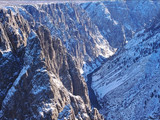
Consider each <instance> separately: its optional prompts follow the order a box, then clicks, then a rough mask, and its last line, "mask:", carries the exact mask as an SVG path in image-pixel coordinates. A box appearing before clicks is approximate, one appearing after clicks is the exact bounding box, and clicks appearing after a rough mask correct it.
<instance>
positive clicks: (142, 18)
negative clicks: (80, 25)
mask: <svg viewBox="0 0 160 120" xmlns="http://www.w3.org/2000/svg"><path fill="white" fill-rule="evenodd" d="M81 6H82V8H83V9H85V11H87V12H88V13H89V15H90V17H91V19H92V21H94V23H95V24H96V25H97V27H98V28H99V31H100V32H101V34H102V35H103V36H104V38H106V39H107V40H108V41H109V43H110V45H111V46H112V47H114V48H120V47H121V46H123V45H124V44H125V43H126V41H128V40H130V39H131V38H132V37H133V35H134V33H135V32H137V31H139V30H141V29H143V27H144V26H146V24H149V23H150V21H152V19H153V18H154V17H155V16H156V15H157V13H158V12H159V11H160V1H158V0H157V1H156V0H153V1H152V0H113V1H112V0H106V1H104V2H90V3H85V4H81Z"/></svg>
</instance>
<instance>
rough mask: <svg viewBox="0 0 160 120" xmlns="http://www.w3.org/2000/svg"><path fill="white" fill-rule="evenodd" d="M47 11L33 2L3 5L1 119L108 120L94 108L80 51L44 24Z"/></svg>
mask: <svg viewBox="0 0 160 120" xmlns="http://www.w3.org/2000/svg"><path fill="white" fill-rule="evenodd" d="M53 6H54V5H53ZM43 7H44V6H43ZM50 7H51V5H49V6H47V5H45V8H48V9H49V8H50ZM29 10H30V11H32V12H33V14H32V15H31V14H30V13H29ZM54 10H55V8H54ZM25 12H26V13H25ZM46 14H47V16H48V14H49V13H46V12H44V11H42V10H40V8H39V9H36V7H33V6H29V5H27V6H24V7H8V8H7V9H1V10H0V15H1V16H2V17H1V23H0V34H1V36H0V38H1V39H0V50H1V52H0V54H1V55H0V63H1V64H0V81H1V83H0V119H4V120H5V119H26V120H28V119H48V120H50V119H53V120H56V119H65V118H66V119H71V120H74V119H79V120H80V119H84V120H91V119H95V120H97V119H99V120H101V119H103V117H102V116H101V115H100V114H99V112H98V111H97V110H94V111H92V110H91V106H90V101H89V98H88V89H87V85H86V83H85V81H84V79H83V77H82V76H81V74H80V72H79V69H78V66H77V62H76V60H75V59H76V58H75V57H76V55H75V56H74V55H71V54H73V53H72V52H68V51H67V50H66V48H65V47H64V45H63V44H64V43H63V42H64V41H63V40H64V39H63V38H60V39H59V38H58V37H57V36H54V34H56V32H57V31H54V30H53V29H51V28H49V26H47V25H46V24H44V23H43V22H44V20H45V19H46V20H47V18H46V17H47V16H46ZM39 15H41V16H39ZM53 16H54V15H53ZM34 17H38V18H34ZM41 19H43V20H41ZM59 19H60V18H59ZM61 19H62V17H61ZM67 19H69V18H67ZM53 20H54V19H53ZM57 20H58V19H57ZM47 22H48V20H47ZM53 25H57V23H52V26H53ZM57 33H58V32H57ZM67 34H68V35H69V33H67ZM60 37H61V36H60ZM61 39H62V40H61ZM77 44H78V43H77ZM75 50H76V49H75ZM77 51H78V50H77ZM75 53H76V52H75ZM77 57H79V56H78V55H77Z"/></svg>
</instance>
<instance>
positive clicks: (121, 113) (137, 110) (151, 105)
mask: <svg viewBox="0 0 160 120" xmlns="http://www.w3.org/2000/svg"><path fill="white" fill-rule="evenodd" d="M159 79H160V24H159V19H158V20H155V22H154V24H153V25H152V27H150V28H146V29H144V30H142V31H140V32H138V33H136V35H135V37H134V38H133V39H132V40H130V41H129V42H128V44H126V46H125V47H124V48H123V49H121V50H119V51H118V52H117V53H116V54H115V55H114V56H112V57H110V58H109V59H108V61H107V62H106V63H105V64H104V65H103V66H102V68H101V69H100V70H99V71H98V72H96V73H94V75H93V78H92V80H93V81H92V88H93V89H94V91H95V93H96V95H97V97H98V100H99V102H100V104H101V105H102V112H103V113H104V115H105V117H106V118H107V119H115V120H119V119H121V120H141V119H143V120H144V119H147V120H148V119H159V116H160V115H159V113H160V111H159V109H160V91H159V87H160V81H159Z"/></svg>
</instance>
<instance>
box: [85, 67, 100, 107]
mask: <svg viewBox="0 0 160 120" xmlns="http://www.w3.org/2000/svg"><path fill="white" fill-rule="evenodd" d="M100 68H101V67H98V68H97V69H95V70H94V71H93V72H92V73H90V74H88V75H87V79H88V81H87V86H88V92H89V99H90V102H91V106H92V107H95V108H97V109H98V110H99V109H101V106H100V105H99V103H98V100H97V97H96V95H95V93H94V90H93V89H92V87H91V85H92V75H93V73H94V72H97V71H98V70H99V69H100Z"/></svg>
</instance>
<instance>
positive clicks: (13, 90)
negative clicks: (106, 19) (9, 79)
mask: <svg viewBox="0 0 160 120" xmlns="http://www.w3.org/2000/svg"><path fill="white" fill-rule="evenodd" d="M29 67H30V66H29V65H28V66H24V67H23V69H22V70H21V72H20V74H19V76H18V77H17V79H16V80H15V82H14V83H13V86H12V87H11V88H10V89H9V91H8V93H7V95H6V97H5V98H4V100H3V103H2V105H3V106H5V105H7V103H8V102H9V100H10V99H11V97H12V96H13V95H14V93H15V92H16V91H17V89H16V86H17V85H18V83H19V81H20V79H21V77H22V76H23V75H24V74H25V73H26V72H27V70H28V69H29Z"/></svg>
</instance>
